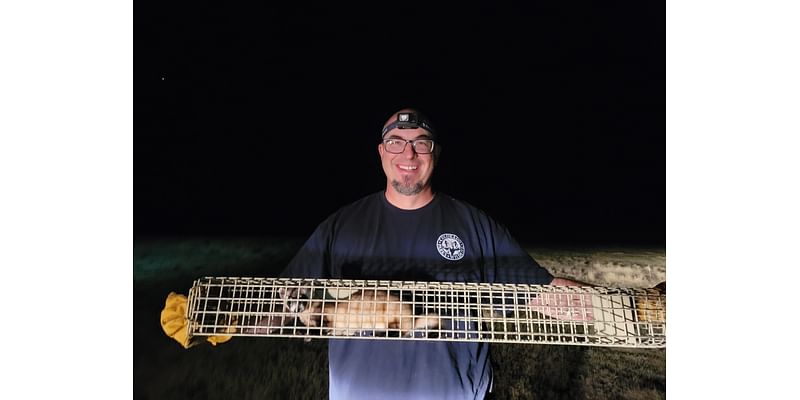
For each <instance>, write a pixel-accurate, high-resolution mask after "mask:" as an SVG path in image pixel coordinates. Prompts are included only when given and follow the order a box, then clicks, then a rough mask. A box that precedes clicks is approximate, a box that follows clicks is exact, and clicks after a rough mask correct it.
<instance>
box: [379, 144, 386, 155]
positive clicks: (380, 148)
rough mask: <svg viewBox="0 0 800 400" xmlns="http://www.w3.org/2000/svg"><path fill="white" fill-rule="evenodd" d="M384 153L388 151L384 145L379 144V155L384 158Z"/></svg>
mask: <svg viewBox="0 0 800 400" xmlns="http://www.w3.org/2000/svg"><path fill="white" fill-rule="evenodd" d="M384 151H386V150H385V149H384V148H383V143H378V155H379V156H381V157H383V152H384Z"/></svg>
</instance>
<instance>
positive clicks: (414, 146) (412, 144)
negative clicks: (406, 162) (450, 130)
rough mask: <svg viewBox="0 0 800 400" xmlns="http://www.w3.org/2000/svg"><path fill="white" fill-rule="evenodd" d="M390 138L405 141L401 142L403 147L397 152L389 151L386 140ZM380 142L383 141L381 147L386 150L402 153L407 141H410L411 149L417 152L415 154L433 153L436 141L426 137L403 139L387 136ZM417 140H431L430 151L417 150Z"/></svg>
mask: <svg viewBox="0 0 800 400" xmlns="http://www.w3.org/2000/svg"><path fill="white" fill-rule="evenodd" d="M390 140H394V141H398V142H405V143H403V149H402V150H400V151H398V152H394V151H390V150H389V146H388V145H387V144H386V142H388V141H390ZM382 142H383V148H384V149H385V150H386V151H387V152H389V153H392V154H403V152H404V151H406V147H408V144H409V143H411V149H412V150H414V152H415V153H417V154H432V153H433V149H434V148H436V141H435V140H433V139H427V138H425V139H411V140H407V139H403V138H387V139H383V140H382ZM418 142H431V151H429V152H427V153H421V152H419V151H417V143H418Z"/></svg>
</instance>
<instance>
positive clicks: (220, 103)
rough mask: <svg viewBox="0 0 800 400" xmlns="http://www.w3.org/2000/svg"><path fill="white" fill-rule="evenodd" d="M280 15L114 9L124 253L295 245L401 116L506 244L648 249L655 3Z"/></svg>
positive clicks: (660, 11)
mask: <svg viewBox="0 0 800 400" xmlns="http://www.w3.org/2000/svg"><path fill="white" fill-rule="evenodd" d="M267 3H271V2H267ZM293 3H296V4H297V5H289V4H288V3H287V4H277V5H275V4H259V5H250V4H248V5H235V4H233V3H219V4H217V5H213V6H210V5H205V6H204V5H198V4H197V3H185V4H177V3H172V2H136V3H135V4H134V233H135V235H137V236H145V235H155V234H157V235H206V234H212V235H291V236H300V237H305V236H308V235H309V234H310V233H311V231H312V230H313V229H314V227H315V226H316V225H317V224H318V223H319V222H321V221H322V220H323V219H324V218H325V217H326V216H328V215H329V214H330V213H332V212H334V211H335V210H336V209H338V208H339V207H340V206H342V205H345V204H348V203H350V202H352V201H355V200H357V199H358V198H360V197H362V196H363V195H366V194H369V193H372V192H375V191H378V190H381V189H383V188H384V186H385V178H384V177H383V173H382V170H381V168H380V162H379V158H378V154H377V144H378V141H379V136H380V128H381V126H382V124H383V122H384V121H385V120H386V118H387V117H388V116H389V115H390V114H391V113H392V112H394V111H396V110H397V109H399V108H401V107H406V106H413V107H418V108H421V109H422V110H423V111H424V112H425V113H426V114H427V115H428V116H429V117H430V118H431V120H432V121H433V122H434V124H435V125H436V126H437V128H438V129H439V131H440V132H441V135H442V142H441V146H442V149H443V154H442V159H441V163H440V164H439V166H438V167H437V171H436V175H435V178H434V184H435V187H436V188H437V189H438V190H439V191H442V192H445V193H448V194H450V195H453V196H455V197H457V198H460V199H462V200H465V201H467V202H469V203H471V204H473V205H475V206H477V207H479V208H482V209H483V210H485V211H486V212H487V213H489V214H490V215H492V216H493V217H495V218H496V219H497V220H498V221H500V222H501V223H503V224H505V225H506V226H508V227H509V229H510V230H511V232H512V234H513V235H514V236H516V237H517V238H518V239H519V240H520V241H523V242H525V243H529V244H534V245H535V244H554V245H558V244H563V245H572V244H582V245H593V244H598V245H599V244H603V245H606V244H624V245H634V244H636V245H638V244H641V245H663V244H664V241H665V208H666V202H665V11H664V5H663V4H662V3H653V2H626V3H615V4H605V3H596V4H589V3H586V4H577V3H573V2H535V3H536V4H527V3H534V2H515V3H509V2H494V3H492V4H486V5H479V4H478V3H476V2H461V3H459V6H458V8H452V7H448V8H445V7H444V6H439V7H442V8H438V9H437V8H432V7H435V6H432V5H430V4H425V3H422V4H414V3H409V2H403V3H394V4H393V5H392V6H379V5H370V6H365V5H361V6H359V7H356V6H354V5H348V4H342V3H341V2H339V3H335V2H324V3H322V4H321V5H314V4H312V3H308V2H293Z"/></svg>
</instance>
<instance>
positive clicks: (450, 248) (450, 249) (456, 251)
mask: <svg viewBox="0 0 800 400" xmlns="http://www.w3.org/2000/svg"><path fill="white" fill-rule="evenodd" d="M436 250H439V254H441V255H442V257H444V258H446V259H448V260H460V259H462V258H464V250H465V248H464V242H462V241H461V238H459V237H458V236H456V235H454V234H452V233H443V234H441V235H440V236H439V239H437V240H436Z"/></svg>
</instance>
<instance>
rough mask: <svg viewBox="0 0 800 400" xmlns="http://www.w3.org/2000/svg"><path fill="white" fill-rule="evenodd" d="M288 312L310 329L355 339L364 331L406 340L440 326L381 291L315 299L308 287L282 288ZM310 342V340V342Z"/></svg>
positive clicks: (435, 318) (432, 315)
mask: <svg viewBox="0 0 800 400" xmlns="http://www.w3.org/2000/svg"><path fill="white" fill-rule="evenodd" d="M278 293H279V294H280V296H281V297H282V298H283V299H284V300H283V307H284V311H285V312H289V313H293V314H295V316H296V317H297V318H298V319H300V321H301V322H302V323H303V324H304V325H305V326H307V327H323V328H328V329H329V330H328V334H329V335H334V336H342V335H343V336H353V335H357V334H359V333H360V332H362V331H385V332H388V331H390V330H396V331H399V332H400V335H401V336H403V337H412V335H413V334H414V332H419V331H420V330H422V331H423V332H424V330H427V329H434V328H436V327H438V326H439V324H440V321H439V318H440V317H439V315H437V314H435V313H427V314H424V315H420V316H416V315H414V310H413V308H412V307H411V304H408V303H405V302H401V300H400V297H398V296H396V295H393V294H390V293H387V291H386V290H380V289H359V290H358V291H357V292H355V293H353V294H352V295H350V296H349V297H347V298H342V299H337V300H325V301H323V300H321V299H312V298H311V297H312V296H310V290H309V289H308V288H280V289H278ZM307 340H310V339H307Z"/></svg>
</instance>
